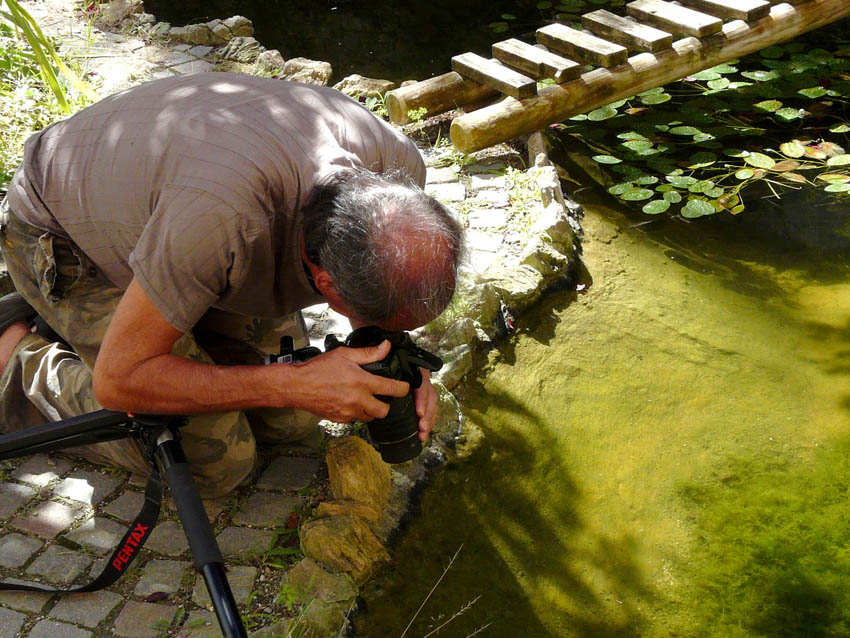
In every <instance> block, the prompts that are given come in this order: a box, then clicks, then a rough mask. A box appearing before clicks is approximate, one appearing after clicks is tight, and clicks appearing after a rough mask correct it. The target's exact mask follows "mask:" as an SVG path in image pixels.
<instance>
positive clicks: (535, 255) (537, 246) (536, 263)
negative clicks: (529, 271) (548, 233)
mask: <svg viewBox="0 0 850 638" xmlns="http://www.w3.org/2000/svg"><path fill="white" fill-rule="evenodd" d="M520 263H522V264H524V265H526V266H531V267H532V268H534V269H535V270H536V271H538V272H539V273H541V274H542V275H544V276H546V277H549V276H551V275H554V274H555V273H559V272H563V273H564V274H566V273H567V269H568V268H569V265H570V258H569V257H567V256H566V255H563V254H561V253H560V252H558V251H557V250H556V249H555V248H554V247H553V246H551V245H550V244H549V243H547V242H546V241H544V240H543V239H542V238H540V237H538V238H536V239H535V240H533V241H531V242H530V243H529V244H528V245H527V246H526V248H525V250H524V251H523V254H522V255H521V257H520Z"/></svg>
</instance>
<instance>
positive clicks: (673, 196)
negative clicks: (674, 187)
mask: <svg viewBox="0 0 850 638" xmlns="http://www.w3.org/2000/svg"><path fill="white" fill-rule="evenodd" d="M663 197H664V199H665V201H668V202H670V203H671V204H678V203H679V202H681V201H682V194H681V193H680V192H679V191H668V192H666V193H664V195H663Z"/></svg>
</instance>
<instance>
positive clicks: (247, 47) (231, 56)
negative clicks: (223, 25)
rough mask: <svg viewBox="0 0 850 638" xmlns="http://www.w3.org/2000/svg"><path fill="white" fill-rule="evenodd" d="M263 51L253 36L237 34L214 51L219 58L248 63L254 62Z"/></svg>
mask: <svg viewBox="0 0 850 638" xmlns="http://www.w3.org/2000/svg"><path fill="white" fill-rule="evenodd" d="M262 52H263V47H262V45H261V44H260V43H259V42H257V41H256V40H255V39H254V38H251V37H248V36H241V35H240V36H237V37H235V38H233V39H232V40H230V42H228V43H227V44H226V45H224V46H223V47H222V48H221V49H219V50H218V51H216V52H215V55H216V57H217V58H218V59H220V60H231V61H233V62H242V63H244V64H250V63H251V62H254V61H255V60H256V59H257V58H258V57H259V56H260V54H261V53H262Z"/></svg>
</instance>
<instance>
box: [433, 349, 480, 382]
mask: <svg viewBox="0 0 850 638" xmlns="http://www.w3.org/2000/svg"><path fill="white" fill-rule="evenodd" d="M444 356H445V360H446V362H445V363H444V364H443V367H442V369H441V370H440V372H439V373H437V375H438V376H437V378H439V380H440V383H442V384H443V385H444V386H446V388H448V389H451V388H453V387H455V386H456V385H457V384H458V383H460V381H461V379H463V377H464V375H466V373H467V372H469V371H470V370H472V348H471V347H470V346H469V345H466V344H464V345H460V346H458V347H457V348H455V349H454V350H451V351H450V352H448V353H446V354H445V355H444Z"/></svg>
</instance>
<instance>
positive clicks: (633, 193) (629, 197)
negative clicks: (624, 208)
mask: <svg viewBox="0 0 850 638" xmlns="http://www.w3.org/2000/svg"><path fill="white" fill-rule="evenodd" d="M652 195H653V193H652V191H651V190H649V189H648V188H633V189H632V190H630V191H626V192H625V193H623V194H622V195H620V198H621V199H624V200H626V201H627V202H639V201H643V200H644V199H649V198H650V197H652Z"/></svg>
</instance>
